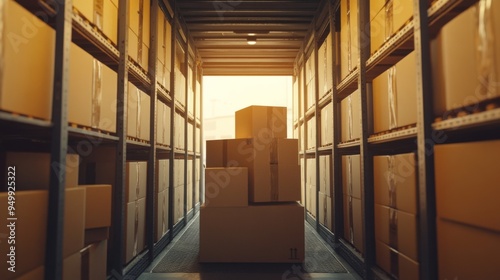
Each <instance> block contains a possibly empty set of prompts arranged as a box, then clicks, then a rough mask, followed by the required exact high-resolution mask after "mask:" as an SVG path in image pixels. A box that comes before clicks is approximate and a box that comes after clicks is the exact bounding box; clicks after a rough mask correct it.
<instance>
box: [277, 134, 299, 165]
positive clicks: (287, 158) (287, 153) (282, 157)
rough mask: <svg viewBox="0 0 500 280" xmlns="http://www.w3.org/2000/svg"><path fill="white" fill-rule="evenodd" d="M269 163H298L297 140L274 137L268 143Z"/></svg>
mask: <svg viewBox="0 0 500 280" xmlns="http://www.w3.org/2000/svg"><path fill="white" fill-rule="evenodd" d="M270 152H271V155H270V163H272V164H280V163H288V164H294V163H296V164H299V140H298V139H280V138H275V139H272V140H271V143H270Z"/></svg>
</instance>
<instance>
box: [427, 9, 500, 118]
mask: <svg viewBox="0 0 500 280" xmlns="http://www.w3.org/2000/svg"><path fill="white" fill-rule="evenodd" d="M485 6H486V5H484V6H483V7H485ZM485 19H486V20H485ZM478 23H481V26H483V29H482V30H480V28H479V27H480V25H479V24H478ZM480 32H482V33H483V34H487V35H485V36H484V37H483V36H481V35H480ZM499 37H500V3H498V2H496V1H492V2H491V9H489V10H488V9H486V10H482V12H481V15H480V11H479V9H478V4H476V5H474V6H472V7H471V8H469V9H468V10H466V11H465V12H463V13H461V14H460V15H458V16H457V17H455V18H454V19H453V20H452V21H450V22H449V23H448V24H446V25H445V26H443V28H442V29H441V32H440V33H439V35H438V37H437V39H436V42H434V46H433V47H434V48H433V57H432V58H433V60H432V61H433V67H432V68H433V70H435V71H433V79H432V80H433V82H434V113H435V115H436V116H439V117H446V114H445V112H446V111H448V110H453V109H456V108H460V107H463V106H467V107H466V110H467V111H468V112H469V113H471V112H472V111H474V109H475V108H476V107H475V106H474V104H475V103H478V102H480V101H483V100H485V99H490V98H494V97H498V96H499V95H500V86H499V81H500V71H499V70H498V69H499V67H500V55H499V54H498V50H499V49H500V43H499V42H498V40H496V38H499ZM478 44H481V45H478ZM457 45H460V48H456V47H454V46H457ZM481 49H484V50H485V51H484V52H481V51H480V50H481Z"/></svg>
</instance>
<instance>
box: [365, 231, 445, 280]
mask: <svg viewBox="0 0 500 280" xmlns="http://www.w3.org/2000/svg"><path fill="white" fill-rule="evenodd" d="M375 250H376V257H375V260H376V263H377V265H378V266H379V267H380V268H382V269H383V270H384V271H385V272H387V273H388V274H390V275H392V276H393V277H395V278H396V279H408V280H418V279H420V277H419V275H420V265H419V264H418V263H417V262H415V261H413V260H411V259H410V258H408V257H407V256H405V255H403V254H401V253H398V252H397V251H396V250H394V249H392V248H390V247H389V246H387V245H386V244H384V243H382V242H380V241H376V243H375ZM439 279H442V278H439ZM451 279H453V278H451Z"/></svg>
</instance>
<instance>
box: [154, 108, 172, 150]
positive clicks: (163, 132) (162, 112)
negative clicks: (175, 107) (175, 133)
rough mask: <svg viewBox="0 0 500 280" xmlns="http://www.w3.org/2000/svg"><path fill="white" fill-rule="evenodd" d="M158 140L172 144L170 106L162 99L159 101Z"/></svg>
mask: <svg viewBox="0 0 500 280" xmlns="http://www.w3.org/2000/svg"><path fill="white" fill-rule="evenodd" d="M157 110H158V112H157V114H158V117H157V122H156V131H157V132H156V142H157V143H158V144H162V145H167V146H170V129H171V124H170V118H171V116H170V107H169V106H167V105H166V104H165V103H163V102H161V101H157Z"/></svg>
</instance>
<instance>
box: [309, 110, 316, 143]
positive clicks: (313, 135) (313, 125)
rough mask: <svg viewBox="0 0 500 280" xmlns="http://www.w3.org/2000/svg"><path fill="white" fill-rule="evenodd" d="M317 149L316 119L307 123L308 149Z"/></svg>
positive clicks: (313, 118)
mask: <svg viewBox="0 0 500 280" xmlns="http://www.w3.org/2000/svg"><path fill="white" fill-rule="evenodd" d="M315 147H316V117H312V118H311V119H309V120H308V121H307V149H308V150H309V149H313V148H315Z"/></svg>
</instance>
